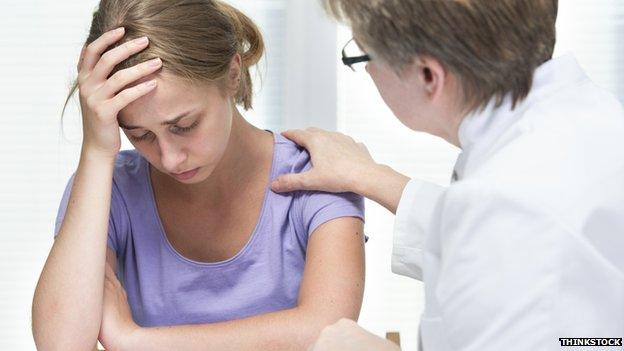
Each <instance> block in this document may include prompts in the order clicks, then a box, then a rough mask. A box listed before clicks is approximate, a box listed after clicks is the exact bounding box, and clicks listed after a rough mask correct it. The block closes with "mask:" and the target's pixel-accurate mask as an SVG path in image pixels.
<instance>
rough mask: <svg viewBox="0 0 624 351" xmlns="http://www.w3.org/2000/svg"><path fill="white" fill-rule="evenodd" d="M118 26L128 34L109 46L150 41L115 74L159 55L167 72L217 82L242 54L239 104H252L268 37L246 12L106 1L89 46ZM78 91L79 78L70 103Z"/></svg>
mask: <svg viewBox="0 0 624 351" xmlns="http://www.w3.org/2000/svg"><path fill="white" fill-rule="evenodd" d="M118 27H124V28H125V35H124V38H123V39H122V40H120V41H119V42H117V43H116V44H115V45H113V46H111V47H110V48H109V49H108V50H110V49H112V48H114V47H116V46H118V45H121V44H123V43H125V42H127V41H130V40H132V39H136V38H139V37H142V36H147V37H148V38H149V39H150V44H149V46H148V47H147V48H146V49H145V50H143V51H141V52H139V53H137V54H135V55H133V56H131V57H130V58H128V59H126V60H125V61H123V62H121V63H119V64H118V65H117V66H115V68H114V70H113V71H112V72H111V74H110V75H113V74H114V73H115V72H117V71H119V70H122V69H125V68H129V67H132V66H134V65H136V64H138V63H140V62H143V61H146V60H149V59H151V58H156V57H160V58H161V59H162V62H163V64H162V68H163V70H167V71H169V72H171V73H172V74H173V75H175V76H178V77H181V78H183V79H186V80H188V81H191V82H206V81H209V82H216V81H219V80H220V79H222V78H224V77H225V76H226V75H227V73H228V70H229V67H230V62H231V60H232V58H233V57H234V56H235V55H236V54H240V56H241V59H242V72H241V80H240V84H239V86H238V90H237V92H236V95H235V102H236V103H237V104H239V105H242V106H243V108H244V109H245V110H248V109H250V108H252V100H253V85H252V80H251V75H250V73H249V70H250V68H251V67H252V66H254V65H255V64H257V63H258V61H259V60H260V59H261V58H262V55H263V53H264V41H263V39H262V34H261V33H260V31H259V30H258V27H257V26H256V25H255V24H254V23H253V21H252V20H251V19H250V18H249V17H247V16H246V15H245V14H243V13H242V12H241V11H239V10H237V9H236V8H234V7H232V6H231V5H228V4H226V3H225V2H222V1H219V0H175V1H172V0H101V1H100V4H99V6H98V8H97V10H96V11H95V13H94V14H93V20H92V22H91V29H90V31H89V37H88V38H87V41H86V43H85V44H86V45H89V44H90V43H92V42H93V41H95V40H96V39H97V38H99V37H100V36H101V35H102V34H104V33H105V32H107V31H110V30H112V29H115V28H118ZM77 89H78V83H77V81H74V82H73V84H72V88H71V90H70V92H69V95H68V96H67V99H66V101H65V107H66V106H67V102H68V101H69V99H70V98H71V96H72V95H73V94H74V93H75V92H76V90H77ZM65 107H64V108H63V111H65Z"/></svg>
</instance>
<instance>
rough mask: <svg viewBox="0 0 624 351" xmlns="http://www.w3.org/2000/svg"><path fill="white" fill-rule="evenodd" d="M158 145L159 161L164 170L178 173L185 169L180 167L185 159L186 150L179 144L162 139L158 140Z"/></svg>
mask: <svg viewBox="0 0 624 351" xmlns="http://www.w3.org/2000/svg"><path fill="white" fill-rule="evenodd" d="M159 146H160V162H161V163H162V166H163V168H164V169H165V171H167V172H170V173H180V172H183V171H186V169H182V165H183V164H184V161H186V157H187V155H186V152H185V151H184V150H183V149H182V147H181V146H180V145H177V144H175V143H173V142H171V141H166V140H163V139H160V140H159Z"/></svg>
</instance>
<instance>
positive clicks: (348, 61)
mask: <svg viewBox="0 0 624 351" xmlns="http://www.w3.org/2000/svg"><path fill="white" fill-rule="evenodd" d="M354 40H355V39H354V38H351V40H349V41H348V42H347V43H346V44H345V46H344V47H343V48H342V63H343V64H344V65H345V66H347V67H349V68H351V70H352V71H353V72H355V68H353V65H354V64H356V63H361V62H369V61H370V60H371V57H370V55H368V54H365V55H361V56H351V57H349V56H347V51H346V50H347V46H349V44H351V42H352V41H354Z"/></svg>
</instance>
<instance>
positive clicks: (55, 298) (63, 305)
mask: <svg viewBox="0 0 624 351" xmlns="http://www.w3.org/2000/svg"><path fill="white" fill-rule="evenodd" d="M113 165H114V161H113V160H103V159H97V158H93V157H90V156H89V155H88V154H87V153H84V152H83V154H82V155H81V159H80V164H79V166H78V169H77V171H76V176H75V178H74V183H73V188H72V192H71V196H70V199H69V203H68V207H67V211H66V213H65V217H64V220H63V224H62V226H61V229H60V231H59V235H58V236H57V238H56V240H55V242H54V245H53V246H52V249H51V251H50V254H49V256H48V259H47V261H46V264H45V266H44V268H43V271H42V273H41V277H40V278H39V282H38V284H37V288H36V291H35V295H34V299H33V334H34V337H35V342H36V343H37V346H38V349H40V350H46V349H61V348H62V349H64V350H71V349H81V350H87V349H91V347H92V346H93V343H94V342H95V341H96V340H97V336H98V332H99V327H100V321H101V318H102V295H103V284H104V283H103V281H104V265H105V262H106V240H107V228H108V217H109V211H110V200H111V188H112V172H113Z"/></svg>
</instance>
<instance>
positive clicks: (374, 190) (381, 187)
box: [358, 164, 410, 213]
mask: <svg viewBox="0 0 624 351" xmlns="http://www.w3.org/2000/svg"><path fill="white" fill-rule="evenodd" d="M409 181H410V178H409V177H407V176H405V175H403V174H401V173H399V172H397V171H395V170H394V169H392V168H391V167H390V166H386V165H382V164H376V166H375V167H371V168H370V169H369V172H367V173H366V174H365V175H364V176H363V179H362V181H361V182H359V183H358V186H359V189H358V194H361V195H363V196H364V197H366V198H368V199H370V200H373V201H375V202H377V203H378V204H380V205H382V206H383V207H385V208H386V209H388V210H389V211H390V212H392V213H396V210H397V207H398V205H399V202H400V200H401V196H402V195H403V190H404V189H405V186H406V185H407V183H409Z"/></svg>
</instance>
